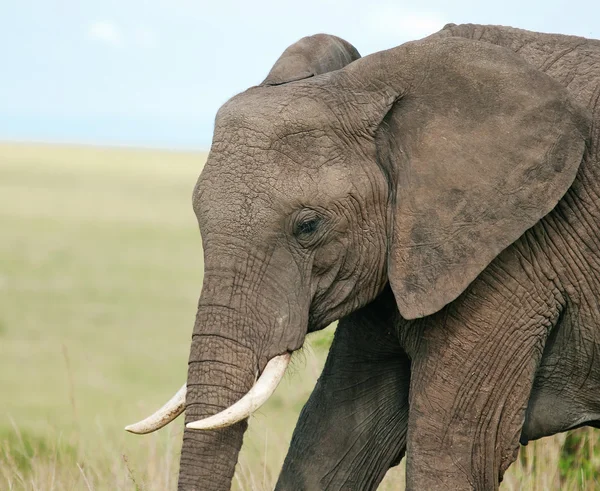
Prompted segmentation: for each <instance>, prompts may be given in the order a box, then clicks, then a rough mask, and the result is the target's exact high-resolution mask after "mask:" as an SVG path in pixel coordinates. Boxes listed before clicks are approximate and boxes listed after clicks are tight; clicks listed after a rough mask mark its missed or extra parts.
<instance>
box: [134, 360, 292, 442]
mask: <svg viewBox="0 0 600 491" xmlns="http://www.w3.org/2000/svg"><path fill="white" fill-rule="evenodd" d="M291 356H292V354H291V353H290V352H286V353H284V354H282V355H279V356H276V357H274V358H271V360H269V362H268V363H267V365H266V366H265V368H264V370H263V371H262V373H261V374H260V377H258V379H257V380H256V382H255V383H254V385H253V386H252V388H251V389H250V390H249V391H248V392H247V393H246V395H244V396H243V397H242V398H241V399H240V400H239V401H237V402H236V403H234V404H232V405H231V406H229V407H228V408H226V409H224V410H223V411H221V412H220V413H217V414H215V415H213V416H209V417H207V418H204V419H201V420H198V421H192V422H190V423H188V424H187V425H186V427H187V428H190V429H193V430H214V429H218V428H225V427H227V426H231V425H233V424H235V423H237V422H239V421H242V420H243V419H246V418H247V417H249V416H250V415H251V414H252V413H253V412H254V411H256V410H257V409H259V408H260V407H261V406H262V405H263V404H264V403H265V402H267V400H268V399H269V397H271V395H272V394H273V392H275V389H276V388H277V386H278V385H279V382H281V380H282V379H283V376H284V374H285V370H286V369H287V367H288V365H289V363H290V358H291ZM186 393H187V386H186V384H183V386H182V387H181V388H180V389H179V390H178V391H177V392H176V394H175V395H174V396H173V397H172V398H171V399H169V401H168V402H167V403H166V404H165V405H164V406H162V407H161V408H160V409H158V410H157V411H156V412H155V413H153V414H151V415H150V416H148V417H147V418H145V419H143V420H141V421H139V422H137V423H134V424H131V425H129V426H126V427H125V430H127V431H129V432H130V433H135V434H138V435H143V434H146V433H152V432H153V431H156V430H159V429H161V428H162V427H164V426H166V425H167V424H169V423H170V422H171V421H173V420H174V419H175V418H177V416H179V415H180V414H181V413H182V412H183V411H184V410H185V398H186Z"/></svg>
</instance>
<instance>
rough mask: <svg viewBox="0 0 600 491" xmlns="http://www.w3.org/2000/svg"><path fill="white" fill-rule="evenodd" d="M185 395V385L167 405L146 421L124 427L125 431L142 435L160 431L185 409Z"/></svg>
mask: <svg viewBox="0 0 600 491" xmlns="http://www.w3.org/2000/svg"><path fill="white" fill-rule="evenodd" d="M185 393H186V384H183V386H182V387H181V389H179V390H178V391H177V393H176V394H175V395H174V396H173V397H171V399H169V401H167V403H166V404H165V405H164V406H163V407H161V408H160V409H159V410H158V411H156V412H155V413H154V414H152V415H151V416H148V417H147V418H146V419H143V420H142V421H139V422H138V423H134V424H132V425H129V426H126V427H125V429H126V430H127V431H129V432H130V433H136V434H138V435H143V434H145V433H152V432H153V431H156V430H160V429H161V428H162V427H163V426H166V425H168V424H169V423H170V422H171V421H173V420H174V419H175V418H176V417H177V416H179V415H180V414H181V413H182V412H183V411H184V409H185Z"/></svg>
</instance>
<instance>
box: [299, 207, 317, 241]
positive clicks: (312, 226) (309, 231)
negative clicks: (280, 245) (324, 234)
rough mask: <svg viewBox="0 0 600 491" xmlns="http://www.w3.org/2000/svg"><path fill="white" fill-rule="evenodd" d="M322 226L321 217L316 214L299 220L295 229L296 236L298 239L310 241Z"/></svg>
mask: <svg viewBox="0 0 600 491" xmlns="http://www.w3.org/2000/svg"><path fill="white" fill-rule="evenodd" d="M320 224H321V217H319V216H318V215H316V214H315V213H311V214H310V215H308V216H305V217H302V218H299V219H298V220H297V222H296V225H295V227H294V235H295V236H296V237H297V238H298V239H308V238H309V237H310V236H312V235H313V234H314V233H315V232H316V231H317V229H318V228H319V225H320Z"/></svg>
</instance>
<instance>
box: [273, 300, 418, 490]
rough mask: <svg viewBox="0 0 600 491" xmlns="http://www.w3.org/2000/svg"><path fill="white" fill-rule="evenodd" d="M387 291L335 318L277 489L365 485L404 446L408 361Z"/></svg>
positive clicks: (359, 487)
mask: <svg viewBox="0 0 600 491" xmlns="http://www.w3.org/2000/svg"><path fill="white" fill-rule="evenodd" d="M396 322H398V315H397V310H396V306H395V302H394V299H393V297H392V295H391V292H390V291H389V290H386V291H384V293H382V294H381V296H380V297H379V298H378V299H376V300H375V301H374V302H373V303H371V304H370V305H368V306H366V307H364V308H363V309H361V310H359V311H357V312H355V313H353V314H351V315H350V316H348V317H346V318H345V319H343V320H341V321H340V323H339V326H338V328H337V331H336V334H335V339H334V341H333V345H332V346H331V350H330V352H329V356H328V358H327V363H326V365H325V368H324V369H323V373H322V375H321V377H320V378H319V381H318V382H317V385H316V387H315V390H314V391H313V393H312V395H311V397H310V399H309V400H308V402H307V403H306V405H305V406H304V409H303V410H302V413H301V415H300V418H299V420H298V424H297V425H296V429H295V431H294V435H293V438H292V442H291V446H290V449H289V452H288V455H287V457H286V459H285V463H284V465H283V469H282V472H281V476H280V477H279V481H278V483H277V490H280V491H282V490H286V491H287V490H290V491H292V490H293V491H297V490H315V491H316V490H324V489H327V490H341V489H344V490H346V489H352V490H357V491H358V490H370V489H375V488H376V487H377V486H378V484H379V483H380V482H381V480H382V479H383V477H384V475H385V473H386V471H387V470H388V469H389V468H390V467H392V466H394V465H397V464H398V463H399V462H400V459H401V458H402V456H403V455H404V449H405V445H406V428H407V421H408V389H409V380H410V365H409V361H408V358H407V356H406V354H405V353H404V351H403V350H402V349H401V348H400V346H399V343H398V338H397V335H396V331H395V323H396Z"/></svg>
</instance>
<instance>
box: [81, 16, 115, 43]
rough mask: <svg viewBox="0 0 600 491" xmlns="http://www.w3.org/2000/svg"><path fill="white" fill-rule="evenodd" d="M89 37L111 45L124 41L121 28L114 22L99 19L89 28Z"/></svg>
mask: <svg viewBox="0 0 600 491" xmlns="http://www.w3.org/2000/svg"><path fill="white" fill-rule="evenodd" d="M87 37H88V38H89V39H91V40H93V41H99V42H101V43H105V44H110V45H111V46H119V45H120V44H121V43H122V42H123V36H122V34H121V30H120V29H119V26H117V24H115V23H114V22H106V21H97V22H94V23H92V24H91V25H90V26H89V28H88V30H87Z"/></svg>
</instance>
